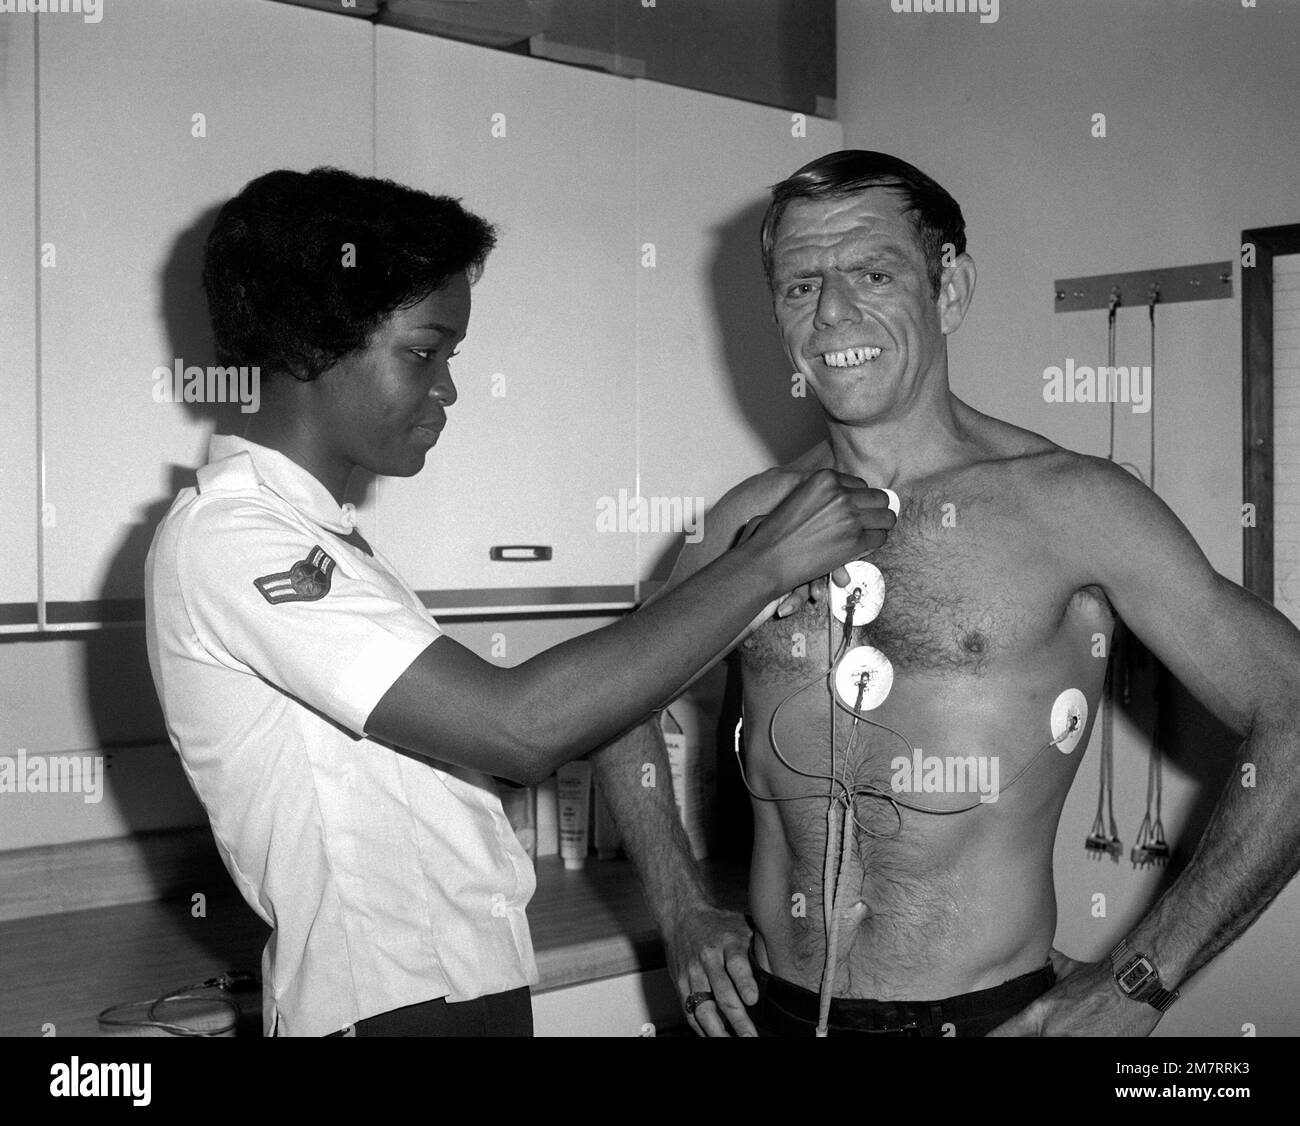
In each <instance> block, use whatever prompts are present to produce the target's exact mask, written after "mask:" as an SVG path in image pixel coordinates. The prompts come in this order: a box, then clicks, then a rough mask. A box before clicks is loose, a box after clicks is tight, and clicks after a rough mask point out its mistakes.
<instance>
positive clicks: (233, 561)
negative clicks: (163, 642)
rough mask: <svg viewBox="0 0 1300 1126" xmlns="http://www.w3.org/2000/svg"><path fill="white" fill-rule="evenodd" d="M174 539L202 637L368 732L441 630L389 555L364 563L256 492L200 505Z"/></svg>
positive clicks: (220, 656)
mask: <svg viewBox="0 0 1300 1126" xmlns="http://www.w3.org/2000/svg"><path fill="white" fill-rule="evenodd" d="M322 540H325V541H327V543H322ZM173 542H174V549H175V559H174V565H175V573H176V576H177V579H178V582H179V585H180V591H181V596H182V599H183V601H184V605H185V609H186V612H187V614H188V616H189V620H190V624H191V626H192V627H193V630H194V635H195V638H196V640H197V641H198V642H199V644H200V645H202V647H203V648H204V649H205V650H206V651H207V652H208V653H209V654H210V655H211V656H212V657H213V658H214V659H215V660H217V661H219V662H221V663H222V664H224V665H227V666H229V667H232V668H236V669H240V670H241V671H251V672H252V673H254V674H256V675H257V676H260V677H261V678H262V679H264V680H266V681H267V682H268V683H270V684H273V685H275V686H276V687H277V688H280V689H281V690H282V691H284V692H287V693H289V694H290V695H291V696H294V697H295V698H296V699H298V700H300V701H302V703H304V704H306V705H307V706H309V707H311V708H313V709H314V710H316V711H318V712H320V713H321V714H323V715H325V716H328V717H329V718H330V719H332V720H333V721H334V722H336V723H339V724H341V725H342V726H343V727H345V728H347V729H348V730H349V731H352V732H354V733H355V734H357V735H361V734H363V733H364V730H365V723H366V720H367V719H368V718H369V716H370V713H371V711H373V710H374V707H375V705H376V704H378V703H379V701H380V699H381V698H382V697H383V695H384V694H385V693H386V692H387V691H388V689H389V688H391V687H392V685H393V683H394V682H395V681H396V680H397V679H398V678H399V677H400V676H401V675H402V673H403V672H405V671H406V669H407V668H408V667H410V665H411V662H412V661H414V660H415V658H416V657H418V656H419V655H420V653H421V652H423V651H424V649H426V648H427V647H428V646H429V644H430V643H431V642H432V641H434V640H435V639H436V638H438V637H440V636H442V631H441V630H440V629H439V628H438V626H437V624H436V623H435V622H434V621H433V619H432V618H430V617H429V616H428V614H427V613H425V612H424V611H423V610H422V609H418V610H417V609H416V608H415V607H414V606H412V605H411V604H410V603H409V602H407V601H405V600H404V596H403V588H402V584H400V582H399V581H398V580H397V579H396V578H395V577H390V576H388V574H387V573H386V572H385V571H383V570H382V569H381V568H380V566H379V564H377V563H376V564H373V565H369V564H362V563H360V562H358V560H357V558H356V557H354V556H353V555H352V553H350V552H346V551H340V550H339V548H338V546H337V544H333V543H332V541H331V540H330V537H328V536H325V535H322V534H313V532H312V531H310V530H308V529H307V528H305V527H303V526H300V525H299V524H297V523H295V522H294V521H292V520H289V519H287V518H286V517H284V516H281V515H279V514H278V513H276V512H275V511H274V510H273V509H271V508H269V507H267V506H266V505H264V504H260V503H258V502H256V501H254V500H251V499H243V498H234V497H225V498H220V499H214V500H212V501H210V502H207V503H204V502H200V503H198V504H196V505H195V506H194V508H193V509H192V510H191V512H190V513H187V514H186V517H185V521H184V524H183V525H182V527H181V528H180V529H179V531H178V535H177V536H176V538H175V540H174V541H173Z"/></svg>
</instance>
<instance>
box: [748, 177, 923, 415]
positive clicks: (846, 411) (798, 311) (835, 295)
mask: <svg viewBox="0 0 1300 1126" xmlns="http://www.w3.org/2000/svg"><path fill="white" fill-rule="evenodd" d="M902 206H903V200H902V197H901V196H900V195H899V194H898V193H897V192H895V191H893V190H891V189H888V188H868V189H867V190H866V191H864V192H861V193H860V194H858V195H855V196H851V197H849V198H847V199H838V200H828V201H818V200H795V201H794V202H793V203H791V204H790V205H789V206H788V207H787V208H786V210H785V213H784V214H783V215H782V217H781V223H780V226H779V227H778V228H777V232H776V239H775V242H774V245H773V248H772V249H773V255H772V257H773V289H772V301H773V310H774V312H775V314H776V321H777V325H778V327H779V329H780V332H781V338H782V340H783V342H784V344H785V348H786V353H787V355H788V356H789V358H790V362H791V363H792V364H794V367H795V370H796V371H798V372H800V373H801V374H802V375H803V376H804V377H805V378H806V379H807V381H808V382H809V384H810V385H811V386H812V388H813V391H814V392H815V393H816V395H817V398H818V401H819V402H820V403H821V405H822V409H823V410H825V412H826V413H827V415H828V416H829V417H830V418H832V419H834V420H836V421H839V422H844V423H848V424H853V423H864V422H869V421H877V420H880V419H883V418H887V417H889V416H890V415H891V414H894V413H897V412H899V411H901V410H902V409H904V408H905V407H906V406H907V405H908V403H909V402H911V401H912V399H913V398H914V397H915V396H916V395H917V394H918V392H919V391H920V389H921V387H922V386H923V383H924V381H925V376H926V374H927V373H928V372H929V371H930V369H931V366H932V364H933V363H934V362H935V361H936V359H939V358H941V357H942V355H943V331H942V329H941V327H940V321H939V314H938V309H937V304H936V301H935V300H934V299H933V298H932V297H931V296H930V283H929V280H928V278H927V276H926V265H925V255H924V252H923V251H922V249H921V246H920V244H919V242H918V241H917V237H916V232H915V230H914V228H913V227H912V223H911V221H910V220H909V219H908V218H907V217H906V216H905V215H904V214H903V212H902ZM877 349H879V351H878V352H877V351H876V350H877Z"/></svg>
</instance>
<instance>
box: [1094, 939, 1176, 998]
mask: <svg viewBox="0 0 1300 1126" xmlns="http://www.w3.org/2000/svg"><path fill="white" fill-rule="evenodd" d="M1110 969H1111V973H1113V974H1114V975H1115V984H1116V985H1117V986H1119V990H1120V992H1121V993H1123V994H1124V996H1125V997H1131V998H1132V999H1133V1000H1134V1001H1145V1002H1146V1003H1147V1004H1148V1005H1150V1006H1151V1007H1152V1008H1153V1009H1155V1010H1156V1011H1157V1012H1161V1013H1163V1012H1164V1011H1165V1010H1166V1009H1167V1008H1169V1006H1170V1005H1172V1004H1173V1003H1174V1002H1175V1001H1177V1000H1178V990H1177V989H1166V988H1165V987H1164V986H1163V985H1161V984H1160V972H1159V971H1158V970H1157V969H1156V967H1155V963H1153V962H1152V961H1151V959H1150V958H1148V957H1147V956H1146V955H1145V954H1139V953H1138V952H1137V951H1136V950H1133V949H1132V948H1131V947H1130V946H1129V944H1128V939H1127V938H1122V939H1120V941H1119V945H1118V946H1116V947H1115V949H1114V950H1112V951H1111V952H1110Z"/></svg>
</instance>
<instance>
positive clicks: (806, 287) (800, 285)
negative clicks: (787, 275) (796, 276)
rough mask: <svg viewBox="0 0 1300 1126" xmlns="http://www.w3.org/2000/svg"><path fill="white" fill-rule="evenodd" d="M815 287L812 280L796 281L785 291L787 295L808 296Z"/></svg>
mask: <svg viewBox="0 0 1300 1126" xmlns="http://www.w3.org/2000/svg"><path fill="white" fill-rule="evenodd" d="M813 288H814V287H813V283H812V282H796V283H795V284H794V285H792V286H791V287H790V288H789V289H787V290H786V291H785V292H786V296H787V297H807V296H808V294H810V293H811V292H812V291H813Z"/></svg>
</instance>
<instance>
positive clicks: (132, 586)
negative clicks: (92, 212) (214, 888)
mask: <svg viewBox="0 0 1300 1126" xmlns="http://www.w3.org/2000/svg"><path fill="white" fill-rule="evenodd" d="M217 211H218V208H217V207H215V206H214V207H212V208H209V209H207V210H206V211H204V212H202V213H201V214H200V215H199V216H198V217H197V218H196V219H195V220H194V221H193V222H192V223H190V224H189V226H187V227H186V228H185V229H184V230H182V231H181V232H180V234H179V235H178V236H177V237H176V240H175V241H174V243H173V244H172V247H171V250H170V251H169V253H168V255H167V258H166V260H165V261H164V262H163V263H162V265H161V269H160V271H159V274H158V279H157V284H158V306H157V310H158V315H159V318H160V319H161V321H162V322H163V324H164V325H165V328H166V338H167V351H168V355H167V357H165V361H166V362H168V363H171V362H173V361H175V362H177V363H179V364H180V365H181V367H182V368H185V367H190V366H198V367H202V368H204V369H206V368H207V367H209V366H215V365H216V356H215V352H214V349H213V344H212V332H211V328H210V326H209V320H208V311H207V301H206V298H205V295H204V292H203V287H202V267H203V248H204V243H205V241H206V239H207V236H208V232H209V231H210V230H211V228H212V224H213V222H214V220H215V219H216V215H217ZM162 362H164V360H163V359H160V360H159V363H162ZM239 408H240V404H239V403H238V402H233V403H231V402H226V403H222V402H182V403H177V404H160V405H159V412H160V414H159V425H160V426H174V427H183V426H185V425H186V423H187V418H186V416H187V415H188V422H189V424H191V425H193V424H198V426H199V429H200V430H201V432H203V433H204V434H205V435H206V434H208V433H235V434H237V433H240V432H241V431H242V429H243V426H244V422H245V421H246V419H247V417H248V416H247V415H245V414H243V413H241V411H240V409H239ZM182 411H183V412H185V413H184V414H182V413H181V412H182ZM203 445H206V441H205V442H204V443H203ZM202 456H203V455H202V454H200V460H202ZM196 468H197V466H181V465H165V466H164V465H160V466H159V469H160V476H161V477H162V478H163V479H164V482H165V483H164V484H163V486H162V487H163V495H161V496H160V497H158V499H156V500H155V501H153V502H151V503H149V504H148V505H146V506H144V507H143V508H142V509H141V510H140V511H139V513H138V515H137V518H136V519H135V521H134V522H133V523H131V524H129V525H128V526H126V528H125V530H124V532H123V534H122V537H121V539H120V541H119V543H118V545H117V548H116V551H115V552H114V554H113V557H112V560H111V562H110V563H109V565H108V567H107V569H106V572H105V578H104V582H103V584H102V586H101V590H100V598H101V599H104V600H112V599H117V600H121V599H123V598H127V599H130V600H131V602H130V603H128V606H129V607H130V609H131V610H132V613H131V615H130V616H131V617H133V618H136V619H139V618H142V617H143V606H142V603H141V600H142V598H143V593H144V565H145V559H146V556H147V555H148V551H149V546H150V544H151V543H152V542H153V536H154V533H155V531H156V530H157V527H158V525H159V523H161V521H162V519H163V517H164V516H165V515H166V514H167V511H168V510H169V509H170V508H171V505H172V502H173V501H174V500H175V498H176V494H177V493H179V492H180V491H181V490H182V489H186V488H191V487H193V486H194V484H195V469H196ZM119 604H120V603H119ZM55 636H63V637H66V636H67V635H55ZM77 636H78V637H79V639H80V640H81V642H82V646H83V661H84V672H85V685H86V694H87V699H86V709H87V712H88V713H89V715H90V717H91V722H92V723H93V725H94V729H95V738H96V742H97V744H98V745H99V746H101V747H104V748H106V749H110V750H111V749H112V748H130V747H133V746H139V745H141V744H161V745H164V746H166V745H168V743H169V740H168V736H167V732H166V727H165V724H164V721H163V716H162V709H161V707H160V705H159V703H158V697H157V693H156V691H155V689H154V686H153V678H152V675H151V673H150V670H149V659H148V650H147V644H146V640H145V631H144V630H143V629H141V628H139V627H134V626H133V627H130V628H122V629H106V630H96V631H93V632H92V631H88V632H87V633H85V634H80V635H77ZM130 753H132V752H131V751H130V750H129V749H126V750H120V751H117V752H116V753H114V754H113V755H112V757H113V758H116V759H117V761H118V762H119V763H120V762H121V759H122V757H123V755H126V754H130ZM173 753H174V752H173ZM138 777H139V776H138V775H137V778H138ZM108 779H109V785H108V787H107V791H108V796H109V797H110V798H111V800H112V801H113V802H114V803H116V806H117V809H118V811H119V813H120V815H121V817H122V818H123V820H124V821H125V822H126V824H127V826H128V829H129V831H130V832H131V833H133V834H135V833H143V832H148V831H150V830H155V829H159V828H171V827H175V826H177V825H178V824H185V823H188V824H193V825H202V826H206V825H207V818H206V816H205V815H204V814H203V810H202V807H201V806H200V805H199V803H198V801H197V799H195V798H194V796H193V795H192V793H191V792H190V791H189V787H188V784H187V783H186V782H185V780H184V778H183V776H182V774H181V772H180V769H179V765H177V769H176V770H175V773H174V776H173V777H169V778H167V779H166V780H162V779H160V780H159V785H158V787H157V788H155V787H152V786H146V785H141V784H138V783H137V784H136V785H131V786H123V785H117V786H114V785H112V773H110V774H109V775H108ZM187 814H188V815H189V817H188V820H186V815H187ZM204 840H206V838H201V839H200V841H199V842H196V847H198V848H203V843H202V842H203V841H204ZM146 855H147V857H148V858H149V859H150V861H151V862H152V860H153V859H154V857H153V854H152V853H147V854H146ZM215 859H216V853H215V850H213V851H211V853H210V855H209V853H208V852H206V851H204V852H200V853H196V857H195V862H196V865H197V866H199V867H198V868H197V869H196V871H195V873H194V875H195V878H198V877H199V875H200V874H204V875H216V874H219V873H216V872H215V870H214V869H212V868H211V862H212V861H215ZM151 875H152V876H153V877H154V886H155V887H157V888H158V889H159V890H160V892H161V893H163V894H164V895H165V894H175V893H178V892H185V893H186V894H188V891H187V890H186V889H176V888H172V887H170V886H169V880H171V879H173V878H174V875H175V873H174V871H173V870H171V869H167V870H163V869H162V868H159V869H158V870H156V871H154V872H152V873H151ZM212 953H213V955H214V957H219V956H220V955H221V948H220V946H219V944H214V946H213V949H212Z"/></svg>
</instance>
